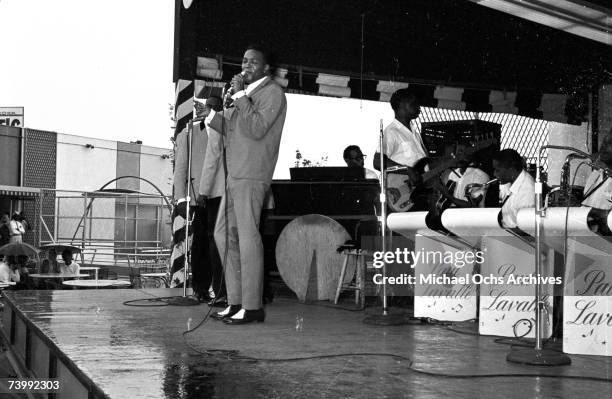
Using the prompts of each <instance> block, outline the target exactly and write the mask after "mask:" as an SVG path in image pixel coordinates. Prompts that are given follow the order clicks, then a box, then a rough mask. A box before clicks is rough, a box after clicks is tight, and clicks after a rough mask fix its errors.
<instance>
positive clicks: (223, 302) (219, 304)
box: [208, 297, 227, 308]
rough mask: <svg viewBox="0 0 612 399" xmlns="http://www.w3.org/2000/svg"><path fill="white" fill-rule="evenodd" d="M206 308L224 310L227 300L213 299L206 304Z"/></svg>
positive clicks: (223, 298)
mask: <svg viewBox="0 0 612 399" xmlns="http://www.w3.org/2000/svg"><path fill="white" fill-rule="evenodd" d="M208 306H212V307H215V308H226V307H227V298H226V297H221V298H215V299H212V300H211V301H209V302H208Z"/></svg>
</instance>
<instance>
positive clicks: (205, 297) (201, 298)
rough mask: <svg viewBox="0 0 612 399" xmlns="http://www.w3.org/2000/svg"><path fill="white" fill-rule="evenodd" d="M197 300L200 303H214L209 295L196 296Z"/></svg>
mask: <svg viewBox="0 0 612 399" xmlns="http://www.w3.org/2000/svg"><path fill="white" fill-rule="evenodd" d="M196 299H197V300H198V302H200V303H204V302H209V301H212V298H211V297H210V295H208V293H206V294H197V295H196Z"/></svg>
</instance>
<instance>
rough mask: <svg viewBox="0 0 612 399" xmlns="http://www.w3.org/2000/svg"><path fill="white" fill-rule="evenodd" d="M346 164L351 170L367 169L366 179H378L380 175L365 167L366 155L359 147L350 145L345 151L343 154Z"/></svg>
mask: <svg viewBox="0 0 612 399" xmlns="http://www.w3.org/2000/svg"><path fill="white" fill-rule="evenodd" d="M342 156H343V158H344V162H346V166H348V167H349V168H362V169H365V178H366V179H378V175H377V174H376V172H374V171H373V170H370V169H368V168H366V167H364V160H365V157H366V156H365V155H363V152H361V148H359V146H358V145H349V146H348V147H346V148H345V149H344V153H343V155H342Z"/></svg>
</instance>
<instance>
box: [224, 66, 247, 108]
mask: <svg viewBox="0 0 612 399" xmlns="http://www.w3.org/2000/svg"><path fill="white" fill-rule="evenodd" d="M245 75H246V72H244V71H242V72H240V73H239V74H237V75H234V77H233V78H232V80H231V82H230V87H229V89H227V91H226V92H225V96H224V97H223V103H224V104H225V106H226V107H227V106H228V105H229V104H231V102H232V96H233V95H234V94H236V93H238V92H239V91H240V90H244V76H245Z"/></svg>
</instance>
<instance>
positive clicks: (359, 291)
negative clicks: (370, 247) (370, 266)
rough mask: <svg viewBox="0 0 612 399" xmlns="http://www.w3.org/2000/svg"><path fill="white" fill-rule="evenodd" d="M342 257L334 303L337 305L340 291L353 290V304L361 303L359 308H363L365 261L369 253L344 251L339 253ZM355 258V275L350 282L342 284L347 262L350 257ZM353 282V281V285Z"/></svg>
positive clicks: (352, 250)
mask: <svg viewBox="0 0 612 399" xmlns="http://www.w3.org/2000/svg"><path fill="white" fill-rule="evenodd" d="M341 254H342V255H343V256H344V262H343V263H342V269H340V277H339V278H338V288H337V289H336V297H335V299H334V303H335V304H338V298H340V292H342V290H353V291H355V304H357V305H359V304H360V303H361V308H362V309H363V308H365V275H366V260H365V257H366V256H367V255H371V253H370V251H365V250H361V249H345V250H343V251H342V252H341ZM352 256H353V257H355V262H356V265H355V275H354V276H353V277H354V278H351V282H350V283H348V284H344V277H345V276H346V269H347V267H348V262H349V259H350V258H351V257H352ZM353 280H354V281H355V282H354V283H353Z"/></svg>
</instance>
